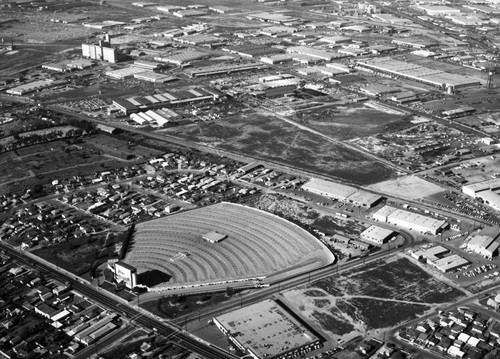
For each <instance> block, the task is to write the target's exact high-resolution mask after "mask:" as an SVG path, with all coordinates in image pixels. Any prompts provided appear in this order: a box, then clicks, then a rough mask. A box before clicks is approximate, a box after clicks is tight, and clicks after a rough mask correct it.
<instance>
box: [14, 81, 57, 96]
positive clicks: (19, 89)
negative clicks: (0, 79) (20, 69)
mask: <svg viewBox="0 0 500 359" xmlns="http://www.w3.org/2000/svg"><path fill="white" fill-rule="evenodd" d="M65 83H66V81H62V80H61V81H54V80H51V79H47V80H38V81H33V82H28V83H25V84H22V85H19V86H16V87H13V88H10V89H8V90H6V91H5V92H7V93H8V94H10V95H17V96H24V95H26V94H29V93H32V92H35V91H39V90H43V89H46V88H49V87H54V86H56V85H60V84H65Z"/></svg>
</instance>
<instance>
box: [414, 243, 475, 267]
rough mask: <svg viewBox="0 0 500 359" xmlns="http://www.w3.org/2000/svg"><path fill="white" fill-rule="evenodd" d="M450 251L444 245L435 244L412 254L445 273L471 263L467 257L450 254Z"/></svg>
mask: <svg viewBox="0 0 500 359" xmlns="http://www.w3.org/2000/svg"><path fill="white" fill-rule="evenodd" d="M449 253H450V250H449V249H447V248H445V247H443V246H434V247H430V248H425V249H421V250H418V251H415V252H412V253H411V256H412V257H413V258H415V259H417V260H419V261H422V262H425V263H427V264H429V265H431V266H433V267H435V268H436V269H437V270H439V271H441V272H443V273H448V272H451V271H454V270H455V269H458V268H460V267H463V266H466V265H468V264H470V262H469V261H468V260H467V259H465V258H463V257H461V256H459V255H458V254H450V255H448V254H449Z"/></svg>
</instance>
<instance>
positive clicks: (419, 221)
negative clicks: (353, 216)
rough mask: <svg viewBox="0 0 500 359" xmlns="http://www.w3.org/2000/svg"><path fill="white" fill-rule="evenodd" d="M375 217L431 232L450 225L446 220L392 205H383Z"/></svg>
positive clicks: (406, 227)
mask: <svg viewBox="0 0 500 359" xmlns="http://www.w3.org/2000/svg"><path fill="white" fill-rule="evenodd" d="M373 218H374V219H376V220H379V221H381V222H387V223H391V224H394V225H396V226H400V227H403V228H405V229H408V230H413V231H417V232H422V233H430V234H437V233H439V232H441V231H443V230H444V229H446V228H447V227H448V222H446V221H444V220H441V219H435V218H432V217H429V216H423V215H421V214H418V213H413V212H409V211H405V210H402V209H398V208H395V207H391V206H384V207H382V208H381V209H379V210H378V211H377V212H375V213H374V214H373Z"/></svg>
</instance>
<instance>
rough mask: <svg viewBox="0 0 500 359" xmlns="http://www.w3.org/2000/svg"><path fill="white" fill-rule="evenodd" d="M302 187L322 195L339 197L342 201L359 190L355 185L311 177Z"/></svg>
mask: <svg viewBox="0 0 500 359" xmlns="http://www.w3.org/2000/svg"><path fill="white" fill-rule="evenodd" d="M302 189H303V190H305V191H309V192H311V193H315V194H319V195H320V196H325V197H329V198H334V199H338V200H340V201H346V200H347V198H348V197H349V196H350V195H352V194H354V193H356V191H357V189H356V188H354V187H351V186H347V185H343V184H340V183H336V182H332V181H326V180H323V179H319V178H312V179H310V180H309V182H307V183H306V184H304V185H302Z"/></svg>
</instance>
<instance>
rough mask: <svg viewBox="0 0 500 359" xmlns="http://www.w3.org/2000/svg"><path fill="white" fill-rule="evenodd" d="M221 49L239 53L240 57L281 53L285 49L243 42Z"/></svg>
mask: <svg viewBox="0 0 500 359" xmlns="http://www.w3.org/2000/svg"><path fill="white" fill-rule="evenodd" d="M222 50H224V51H227V52H230V53H232V54H236V55H239V56H241V57H248V58H254V57H260V56H268V55H273V54H282V53H284V52H285V51H284V50H282V49H279V48H277V47H273V46H269V45H262V44H244V45H237V46H228V47H225V48H223V49H222Z"/></svg>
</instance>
